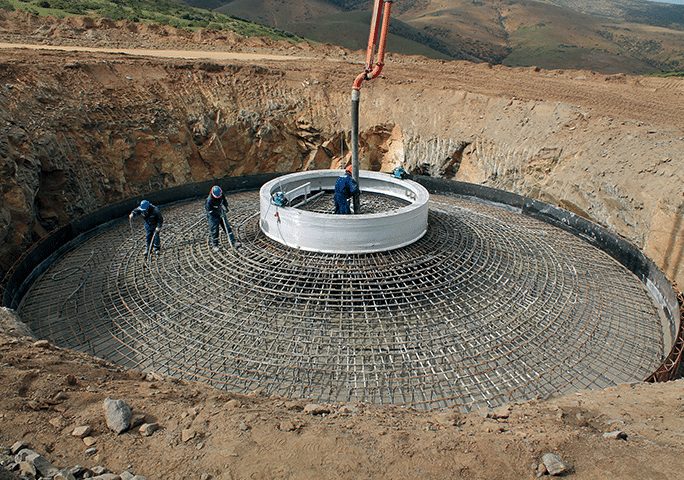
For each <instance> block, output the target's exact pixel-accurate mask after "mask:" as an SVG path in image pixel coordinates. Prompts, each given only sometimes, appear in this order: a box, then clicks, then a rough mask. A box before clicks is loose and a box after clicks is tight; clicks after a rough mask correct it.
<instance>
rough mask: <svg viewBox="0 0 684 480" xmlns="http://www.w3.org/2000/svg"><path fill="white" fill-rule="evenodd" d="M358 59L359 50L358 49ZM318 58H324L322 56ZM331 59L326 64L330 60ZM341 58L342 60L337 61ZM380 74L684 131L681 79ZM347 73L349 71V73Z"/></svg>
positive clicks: (415, 62) (403, 63) (457, 65)
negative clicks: (566, 106) (577, 108)
mask: <svg viewBox="0 0 684 480" xmlns="http://www.w3.org/2000/svg"><path fill="white" fill-rule="evenodd" d="M0 49H4V50H22V49H30V50H42V51H51V52H54V53H55V55H60V54H62V53H61V52H86V53H100V54H111V55H129V56H145V57H156V58H178V59H206V60H212V61H241V62H253V61H260V62H267V63H268V62H274V63H276V64H278V63H283V62H286V63H289V62H296V63H298V64H299V66H298V68H302V67H303V68H305V69H307V70H310V71H311V72H316V71H322V72H325V73H329V72H337V73H341V72H340V70H343V71H345V72H346V71H348V72H349V73H348V74H347V75H352V74H353V72H355V71H358V70H360V68H361V67H360V65H361V62H360V61H359V62H354V63H352V62H349V61H345V59H343V58H340V57H339V56H337V55H330V52H329V48H326V47H323V46H321V47H320V48H319V49H318V50H312V51H311V52H310V53H311V55H306V56H303V55H291V54H282V53H279V52H278V50H279V49H278V48H275V49H274V48H271V49H269V50H272V51H269V52H268V53H263V52H258V51H255V52H244V51H243V52H237V51H225V50H160V49H153V48H100V47H89V46H73V45H44V44H31V43H0ZM280 50H281V51H282V49H280ZM358 57H359V59H361V58H362V57H361V56H360V55H358ZM322 60H325V61H323V62H322ZM331 61H332V62H334V63H335V66H334V67H331V66H330V64H329V63H328V62H331ZM341 63H342V64H344V66H341V65H340V64H341ZM385 73H386V75H387V78H386V79H384V80H383V81H385V82H389V83H390V84H392V83H399V84H401V83H403V82H405V81H406V79H405V77H408V78H410V81H411V82H412V83H415V92H416V94H420V92H421V85H426V86H431V87H437V88H443V89H444V90H445V91H447V90H465V91H469V92H472V93H479V94H483V95H488V96H494V97H507V98H515V99H520V100H536V101H546V102H550V101H555V102H562V103H568V104H570V105H576V106H580V107H582V108H585V109H587V110H589V111H591V112H593V113H595V114H596V115H601V116H608V117H615V118H616V119H618V120H627V119H629V120H637V121H641V122H644V123H645V124H647V125H649V126H652V127H653V128H654V129H657V130H659V131H662V130H663V129H670V128H671V129H673V130H675V131H679V132H681V133H682V134H684V115H682V114H681V112H682V111H684V79H682V78H657V77H641V76H628V75H624V74H616V75H605V74H599V73H596V72H591V71H577V70H573V71H563V70H548V71H545V70H540V69H537V68H535V67H532V68H509V67H503V66H498V65H497V66H491V65H488V64H472V63H470V62H445V61H435V60H427V59H423V58H420V57H399V56H392V55H390V56H389V58H388V61H387V66H386V68H385ZM350 78H352V77H350Z"/></svg>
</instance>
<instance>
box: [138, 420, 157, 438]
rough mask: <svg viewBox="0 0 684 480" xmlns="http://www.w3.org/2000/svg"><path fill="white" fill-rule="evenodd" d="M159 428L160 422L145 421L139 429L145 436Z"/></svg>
mask: <svg viewBox="0 0 684 480" xmlns="http://www.w3.org/2000/svg"><path fill="white" fill-rule="evenodd" d="M157 430H159V424H158V423H143V424H142V425H141V426H140V428H139V429H138V431H139V432H140V435H142V436H143V437H149V436H151V435H152V434H153V433H154V432H156V431H157Z"/></svg>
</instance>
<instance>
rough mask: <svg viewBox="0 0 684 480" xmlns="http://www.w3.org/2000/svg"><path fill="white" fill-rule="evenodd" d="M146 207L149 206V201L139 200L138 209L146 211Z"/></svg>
mask: <svg viewBox="0 0 684 480" xmlns="http://www.w3.org/2000/svg"><path fill="white" fill-rule="evenodd" d="M148 208H150V202H148V201H147V200H143V201H142V202H140V210H143V211H147V209H148Z"/></svg>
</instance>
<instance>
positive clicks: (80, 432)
mask: <svg viewBox="0 0 684 480" xmlns="http://www.w3.org/2000/svg"><path fill="white" fill-rule="evenodd" d="M92 431H93V429H92V428H90V425H81V426H80V427H76V428H74V430H73V432H71V434H72V435H73V436H74V437H78V438H85V437H87V436H88V435H90V432H92Z"/></svg>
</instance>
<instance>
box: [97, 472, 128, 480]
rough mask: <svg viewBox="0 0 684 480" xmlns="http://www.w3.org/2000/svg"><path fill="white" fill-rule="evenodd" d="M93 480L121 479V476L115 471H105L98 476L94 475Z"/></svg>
mask: <svg viewBox="0 0 684 480" xmlns="http://www.w3.org/2000/svg"><path fill="white" fill-rule="evenodd" d="M91 480H121V477H120V476H118V475H116V474H114V473H104V474H102V475H98V476H97V477H93V478H92V479H91Z"/></svg>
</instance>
